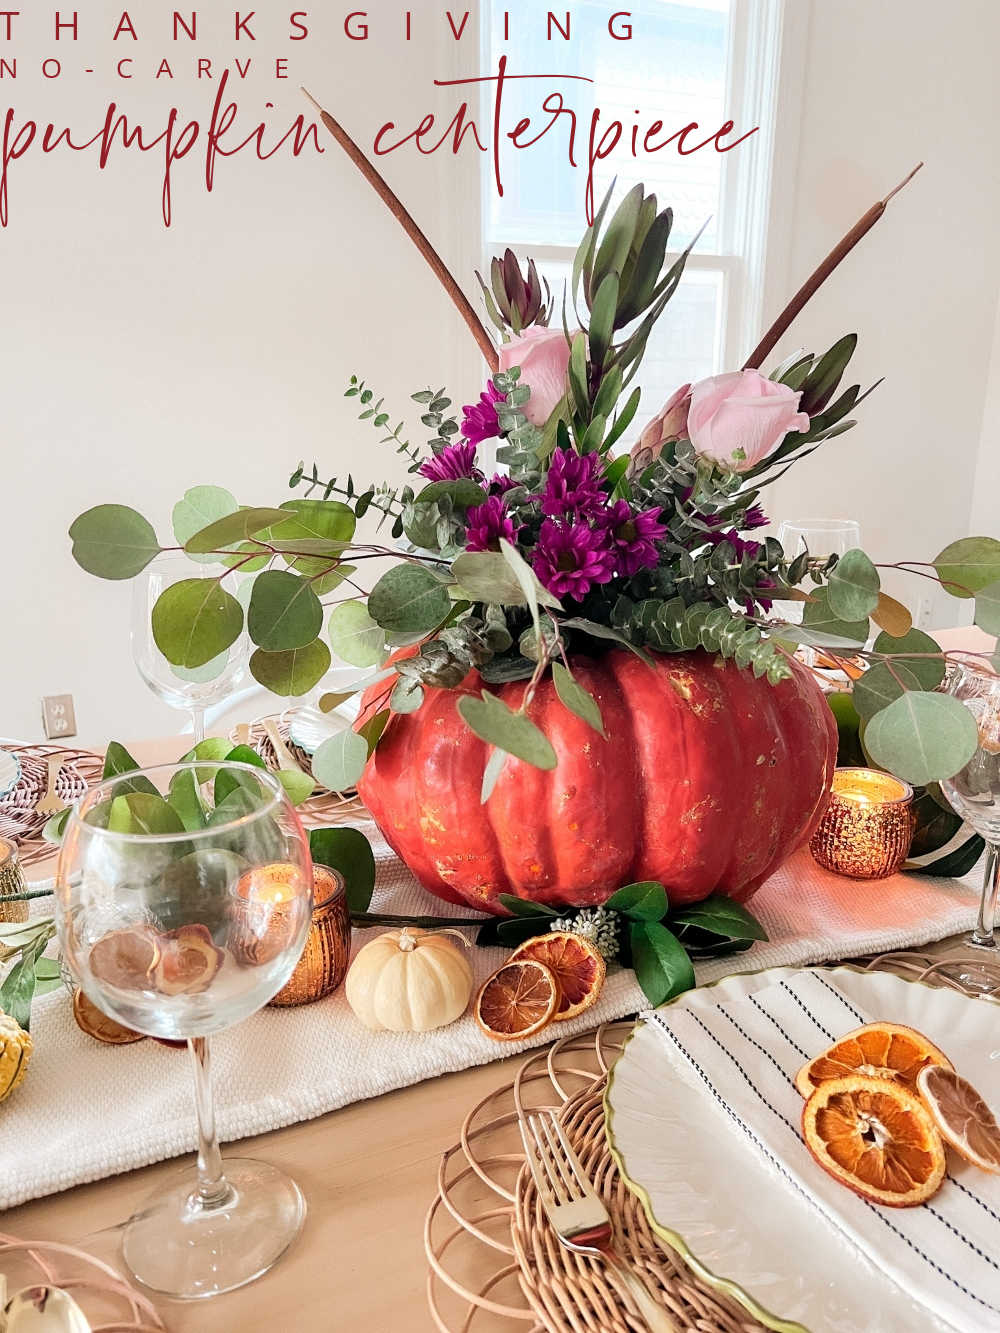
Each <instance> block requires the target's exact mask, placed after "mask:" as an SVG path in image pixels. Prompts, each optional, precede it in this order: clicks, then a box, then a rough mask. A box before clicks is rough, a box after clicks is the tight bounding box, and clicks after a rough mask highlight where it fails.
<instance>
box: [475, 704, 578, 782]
mask: <svg viewBox="0 0 1000 1333" xmlns="http://www.w3.org/2000/svg"><path fill="white" fill-rule="evenodd" d="M458 711H459V714H460V715H461V718H462V720H463V722H465V723H466V725H467V726H468V727H469V728H470V729H471V730H472V731H473V732H475V734H476V735H477V736H478V737H479V739H480V740H483V741H486V743H487V744H488V745H495V746H496V747H497V748H498V749H500V750H505V751H506V752H507V753H508V754H512V755H515V756H516V757H517V758H518V759H523V760H524V761H525V763H527V764H533V765H534V766H535V768H541V769H552V768H555V766H556V763H557V760H556V752H555V750H553V748H552V744H551V742H550V741H549V739H548V738H547V737H546V736H545V735H544V734H543V733H542V732H541V731H539V729H538V728H537V727H536V726H535V724H534V722H532V721H531V720H530V719H529V718H527V717H525V716H524V714H523V713H514V712H512V711H511V709H509V708H508V707H507V705H506V704H505V703H504V702H503V701H502V700H500V699H498V698H497V696H496V695H495V694H488V693H485V692H484V693H483V694H482V695H480V696H479V698H476V696H475V695H471V694H466V695H463V696H462V698H461V699H459V701H458Z"/></svg>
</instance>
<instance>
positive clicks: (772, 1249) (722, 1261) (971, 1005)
mask: <svg viewBox="0 0 1000 1333" xmlns="http://www.w3.org/2000/svg"><path fill="white" fill-rule="evenodd" d="M798 971H800V969H798V968H771V969H769V970H767V971H765V972H758V973H756V974H754V975H746V976H734V977H726V978H725V979H724V980H723V981H720V982H718V983H716V984H715V985H713V986H702V987H700V988H699V989H697V990H692V991H688V992H687V993H686V994H684V995H681V996H679V997H678V999H677V1000H674V1001H673V1002H672V1003H673V1004H683V1005H688V1006H690V1007H691V1008H693V1009H694V1010H699V1009H701V1010H705V1009H707V1008H710V1007H712V1006H715V1005H717V1004H722V1003H725V1002H726V1001H727V1000H733V999H736V998H738V997H740V996H744V995H749V994H752V993H753V992H754V991H757V990H760V989H761V988H762V987H766V986H770V985H772V984H774V983H775V981H777V980H778V979H780V978H782V977H785V978H788V977H791V976H794V975H795V974H796V973H797V972H798ZM832 972H833V974H834V975H835V976H836V979H837V985H838V986H839V987H840V988H841V989H842V990H843V991H844V992H845V994H846V995H847V996H848V997H849V998H850V999H852V1000H853V1001H854V1002H855V1003H856V1004H857V1005H858V1008H859V1009H862V1010H864V1011H866V1012H868V1013H871V1014H887V1015H891V1017H892V1021H893V1022H896V1023H905V1024H907V1025H909V1026H910V1027H914V1028H916V1029H917V1030H918V1031H919V1032H923V1033H925V1034H926V1035H927V1036H928V1037H930V1039H931V1041H933V1042H936V1043H937V1044H938V1045H940V1046H941V1047H942V1049H944V1050H946V1051H947V1052H948V1055H949V1056H950V1058H951V1059H952V1060H953V1062H954V1064H955V1066H956V1068H957V1069H959V1070H961V1071H962V1073H963V1074H965V1075H966V1077H967V1078H969V1079H970V1080H971V1081H972V1082H973V1083H974V1084H975V1086H976V1087H977V1088H978V1089H979V1091H980V1092H981V1093H982V1095H983V1096H984V1097H985V1098H986V1101H987V1102H988V1103H989V1104H990V1105H992V1106H997V1105H1000V1013H998V1006H997V1004H996V1003H995V1002H992V1001H984V1000H970V999H967V998H966V997H965V996H963V995H959V994H957V993H956V992H954V991H949V990H941V989H934V988H933V987H930V986H927V985H924V984H922V983H920V982H911V981H904V980H902V979H901V978H899V977H894V976H890V975H889V974H888V973H886V972H862V971H861V970H860V969H857V968H850V967H838V968H834V969H832ZM605 1110H606V1117H607V1126H608V1137H609V1140H610V1143H611V1149H612V1152H613V1153H614V1155H615V1158H616V1160H617V1162H618V1165H619V1167H620V1169H621V1173H622V1176H623V1177H624V1178H625V1180H626V1181H627V1182H628V1184H629V1186H630V1187H631V1188H632V1189H633V1190H634V1191H635V1192H636V1194H638V1196H639V1197H640V1198H641V1199H642V1201H643V1204H644V1205H645V1208H646V1212H647V1214H648V1215H649V1220H650V1223H651V1225H652V1226H653V1227H654V1228H655V1229H656V1230H657V1231H658V1232H659V1234H660V1235H661V1236H663V1238H664V1239H665V1240H666V1241H668V1242H669V1243H670V1244H671V1245H673V1246H674V1247H675V1248H676V1249H678V1250H679V1251H680V1252H681V1253H682V1254H683V1255H684V1257H685V1258H686V1259H687V1261H688V1263H689V1264H690V1265H691V1267H692V1268H693V1269H694V1270H695V1271H696V1272H698V1273H699V1274H700V1275H701V1276H702V1277H704V1278H705V1279H706V1280H707V1281H708V1282H709V1283H710V1284H711V1285H713V1286H714V1287H716V1288H718V1289H721V1290H725V1291H728V1292H729V1294H730V1295H732V1296H734V1297H735V1298H736V1299H737V1300H739V1301H740V1302H741V1303H742V1304H743V1305H745V1306H746V1308H747V1309H748V1310H750V1311H751V1312H752V1313H753V1314H754V1315H755V1316H756V1317H757V1318H758V1319H760V1320H761V1322H762V1323H764V1324H765V1325H766V1326H767V1327H768V1328H771V1329H775V1330H779V1333H802V1330H803V1329H805V1330H808V1333H859V1331H860V1330H864V1333H902V1331H903V1330H905V1331H906V1333H945V1331H947V1333H952V1330H951V1328H950V1325H948V1324H945V1323H943V1322H941V1321H940V1320H939V1319H937V1318H936V1317H935V1316H933V1315H932V1314H931V1313H930V1312H929V1311H928V1310H927V1309H926V1308H925V1307H924V1306H922V1305H920V1304H919V1303H918V1302H916V1301H915V1300H914V1299H913V1298H912V1297H911V1296H910V1295H908V1294H907V1293H906V1292H905V1291H903V1290H902V1288H900V1287H899V1286H897V1285H896V1284H895V1283H893V1282H892V1281H890V1280H889V1279H888V1278H887V1277H886V1275H885V1274H884V1273H883V1272H881V1271H880V1270H879V1269H878V1268H876V1266H875V1265H874V1264H873V1263H872V1262H871V1261H870V1260H869V1259H868V1258H867V1257H866V1256H865V1255H864V1254H863V1253H862V1252H861V1251H860V1250H859V1249H858V1248H857V1247H856V1246H855V1245H854V1244H852V1242H851V1241H850V1240H848V1239H847V1237H845V1236H844V1235H843V1234H842V1233H840V1232H839V1231H836V1230H834V1229H833V1228H832V1227H830V1226H829V1225H828V1224H827V1223H826V1222H824V1220H823V1218H822V1216H821V1215H820V1214H819V1213H818V1212H817V1211H816V1210H815V1209H814V1208H813V1207H812V1206H811V1205H810V1204H809V1203H808V1202H807V1200H805V1199H804V1198H803V1197H802V1196H801V1195H799V1194H798V1193H797V1192H796V1191H794V1190H792V1189H790V1188H789V1187H788V1186H787V1185H786V1184H785V1183H784V1182H783V1181H782V1179H781V1178H780V1177H779V1176H777V1175H776V1174H775V1173H773V1172H772V1170H771V1168H770V1167H769V1166H768V1165H767V1162H766V1161H765V1160H764V1158H763V1157H761V1156H759V1155H756V1154H754V1153H753V1152H750V1151H748V1145H747V1142H746V1140H745V1139H744V1138H743V1137H742V1136H741V1135H739V1134H738V1133H737V1132H735V1131H734V1130H733V1128H732V1126H731V1124H730V1121H729V1119H728V1117H727V1116H726V1114H725V1112H724V1111H723V1110H722V1109H721V1108H720V1107H718V1106H717V1105H716V1104H715V1103H714V1101H713V1099H711V1098H709V1097H708V1096H706V1093H705V1089H704V1086H703V1085H702V1084H701V1083H700V1081H698V1082H696V1081H695V1076H694V1075H693V1074H692V1073H691V1072H690V1071H685V1070H683V1069H681V1068H679V1067H678V1066H677V1065H675V1064H674V1063H673V1062H672V1061H671V1059H670V1057H669V1054H668V1051H667V1046H666V1043H665V1042H663V1040H662V1039H661V1038H660V1037H659V1036H658V1034H657V1033H656V1032H655V1031H654V1030H653V1029H652V1028H651V1027H647V1026H646V1025H645V1024H642V1023H640V1024H639V1025H638V1026H637V1027H636V1029H635V1032H634V1033H633V1034H632V1037H631V1038H630V1040H629V1042H628V1045H627V1046H626V1048H625V1051H624V1052H623V1054H622V1057H621V1059H620V1060H619V1061H618V1063H617V1065H616V1066H615V1067H614V1070H613V1071H612V1075H611V1078H610V1079H609V1082H608V1091H607V1095H606V1098H605Z"/></svg>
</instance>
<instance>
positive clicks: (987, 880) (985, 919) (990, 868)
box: [970, 842, 1000, 949]
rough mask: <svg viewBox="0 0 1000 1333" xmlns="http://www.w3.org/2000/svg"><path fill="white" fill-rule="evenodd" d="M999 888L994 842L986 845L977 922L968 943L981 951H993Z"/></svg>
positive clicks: (998, 850) (999, 864) (998, 861)
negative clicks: (976, 946) (977, 946)
mask: <svg viewBox="0 0 1000 1333" xmlns="http://www.w3.org/2000/svg"><path fill="white" fill-rule="evenodd" d="M998 888H1000V847H998V846H997V844H996V843H995V842H988V843H987V844H986V864H985V866H984V867H983V894H982V897H981V898H980V900H979V920H978V921H977V922H976V928H975V930H974V931H973V932H972V939H971V941H970V943H972V944H978V945H979V947H980V948H981V949H995V948H996V937H995V935H994V934H993V924H994V922H995V920H996V910H997V889H998Z"/></svg>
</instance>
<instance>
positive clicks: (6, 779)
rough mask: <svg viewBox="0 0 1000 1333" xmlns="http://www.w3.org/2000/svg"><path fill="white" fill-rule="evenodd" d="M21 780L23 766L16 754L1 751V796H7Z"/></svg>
mask: <svg viewBox="0 0 1000 1333" xmlns="http://www.w3.org/2000/svg"><path fill="white" fill-rule="evenodd" d="M20 780H21V765H20V762H19V760H18V757H17V755H16V754H11V753H10V752H9V751H8V750H0V796H6V795H7V793H8V792H9V791H13V789H14V788H15V787H16V786H17V784H18V782H19V781H20Z"/></svg>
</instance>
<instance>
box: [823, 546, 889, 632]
mask: <svg viewBox="0 0 1000 1333" xmlns="http://www.w3.org/2000/svg"><path fill="white" fill-rule="evenodd" d="M827 593H828V597H829V601H830V610H831V611H832V612H833V614H834V615H835V616H836V617H837V618H838V619H840V620H849V621H850V620H863V619H864V620H867V618H868V617H869V616H870V615H871V614H872V612H873V611H874V610H875V608H876V607H877V606H878V594H879V577H878V570H877V569H876V568H875V566H874V565H873V564H872V562H871V561H870V560H869V558H868V557H867V556H866V555H865V553H864V551H859V550H852V551H845V552H844V554H843V555H842V556H841V557H840V559H839V560H838V561H837V563H836V564H835V565H834V567H833V569H832V570H831V571H830V575H829V580H828V586H827Z"/></svg>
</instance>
